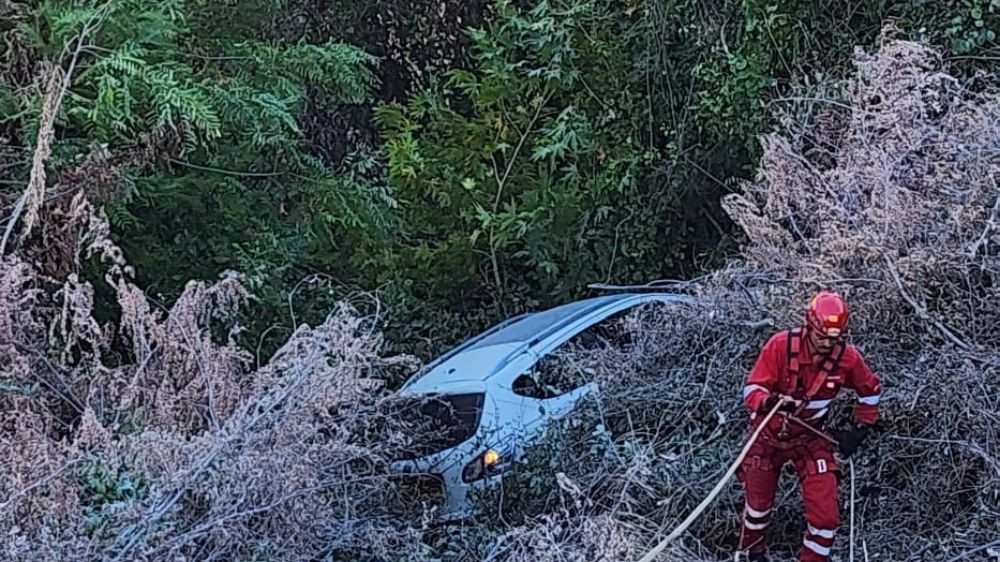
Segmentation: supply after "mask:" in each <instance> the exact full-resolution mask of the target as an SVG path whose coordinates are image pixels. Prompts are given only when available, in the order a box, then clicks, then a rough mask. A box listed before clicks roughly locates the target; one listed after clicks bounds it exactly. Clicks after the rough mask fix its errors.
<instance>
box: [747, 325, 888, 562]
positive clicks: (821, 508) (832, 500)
mask: <svg viewBox="0 0 1000 562" xmlns="http://www.w3.org/2000/svg"><path fill="white" fill-rule="evenodd" d="M804 334H805V330H804V329H802V330H796V331H795V332H791V331H784V332H780V333H778V334H775V335H774V336H772V337H771V339H770V340H769V341H768V342H767V344H766V345H765V346H764V348H763V349H762V350H761V353H760V356H759V357H758V358H757V363H756V364H755V365H754V367H753V370H752V371H751V372H750V376H749V377H748V378H747V383H746V386H745V387H744V389H743V400H744V402H745V403H746V405H747V407H749V408H750V411H751V412H752V414H751V423H752V425H753V426H754V427H756V426H757V424H759V423H760V420H762V419H763V418H764V415H766V412H763V413H758V412H759V410H760V408H761V405H762V404H763V402H764V400H766V399H767V397H768V395H770V394H771V393H777V394H783V395H786V396H791V397H792V398H794V399H796V400H799V401H802V400H804V399H805V398H806V393H807V392H808V389H810V388H811V387H812V385H813V383H814V381H815V380H816V377H817V376H820V375H821V373H823V368H822V363H823V361H824V360H825V359H826V358H824V357H819V356H817V357H813V356H812V352H811V351H810V349H809V340H808V337H806V336H805V335H804ZM790 339H793V340H798V344H797V350H798V353H794V354H790V353H789V350H790V349H791V346H790V342H789V340H790ZM843 345H844V349H843V355H841V358H840V361H839V362H837V364H836V366H835V367H834V368H833V369H832V370H831V371H830V372H829V373H828V376H827V377H826V381H825V382H824V383H823V384H822V386H821V387H820V388H819V390H818V391H817V392H816V394H815V395H814V396H812V397H811V398H810V399H809V401H808V402H807V403H806V405H805V407H804V409H802V410H801V411H800V412H799V416H798V417H799V418H800V419H802V420H808V423H810V424H811V425H813V426H814V427H815V428H817V429H820V430H822V429H823V426H824V423H825V422H824V420H825V418H826V413H827V410H828V409H829V405H830V403H831V402H832V401H833V399H834V398H835V397H836V396H837V393H838V392H839V391H840V389H841V388H848V389H851V390H854V391H855V393H856V394H857V397H858V400H857V403H856V404H855V407H854V420H855V422H857V423H859V424H865V425H871V424H874V423H875V421H876V420H877V419H878V415H879V407H878V404H879V396H880V391H881V383H880V382H879V379H878V377H876V376H875V374H874V373H872V371H871V369H869V368H868V365H866V364H865V361H864V359H863V358H862V357H861V354H860V353H859V352H858V350H857V349H856V348H855V347H854V346H852V345H850V344H846V343H845V344H843ZM831 355H832V354H831ZM793 358H795V359H797V363H798V368H797V371H798V372H797V373H796V372H795V371H796V368H795V363H796V361H793ZM790 365H792V368H789V366H790ZM783 429H784V431H782V430H783ZM833 453H834V446H833V444H831V443H830V442H828V441H826V440H824V439H823V438H821V437H819V436H817V435H815V434H813V433H812V432H810V431H809V430H807V429H805V428H803V427H800V426H799V425H798V424H797V423H794V422H792V421H790V420H786V419H785V418H784V417H783V416H782V415H780V414H777V415H775V416H774V417H772V418H771V421H770V422H769V423H768V427H767V428H765V429H764V431H762V432H761V437H760V438H759V439H758V440H757V442H756V443H754V445H753V446H752V447H751V449H750V451H749V453H748V454H747V456H746V459H745V460H744V461H743V464H742V466H741V467H740V472H739V477H740V480H741V481H742V482H743V487H744V490H745V492H746V504H745V507H744V512H743V524H742V529H741V533H740V549H741V550H749V551H750V552H752V553H757V552H764V551H766V549H767V528H768V525H769V524H770V522H771V510H772V509H773V507H774V495H775V491H776V488H777V485H778V476H779V475H780V474H781V469H782V467H784V465H785V464H786V463H789V462H790V463H792V465H793V466H794V467H795V471H796V473H797V474H798V477H799V483H800V485H801V486H802V498H803V502H804V504H805V516H806V523H807V526H806V532H805V536H804V537H803V539H802V550H801V554H800V556H799V560H800V561H801V562H826V561H827V559H828V557H829V554H830V547H831V546H833V537H834V533H835V532H836V530H837V526H838V525H839V523H840V508H839V504H838V499H837V475H836V472H837V465H836V461H835V459H834V456H833Z"/></svg>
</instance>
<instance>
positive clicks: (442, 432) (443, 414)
mask: <svg viewBox="0 0 1000 562" xmlns="http://www.w3.org/2000/svg"><path fill="white" fill-rule="evenodd" d="M484 397H485V395H484V394H483V393H481V392H477V393H469V394H423V395H419V396H407V397H404V398H403V399H402V400H401V401H400V402H399V403H398V404H397V405H396V407H395V408H394V413H393V415H392V422H393V426H394V429H396V430H397V431H400V432H401V433H402V435H404V436H405V441H406V443H405V444H404V445H403V446H402V447H401V448H400V449H399V451H400V452H399V454H397V455H395V457H396V458H398V459H416V458H420V457H425V456H427V455H431V454H434V453H437V452H440V451H444V450H446V449H450V448H452V447H455V446H457V445H459V444H461V443H462V442H464V441H465V440H466V439H468V438H470V437H472V436H473V435H475V433H476V429H477V428H478V427H479V419H480V417H481V416H482V413H483V399H484Z"/></svg>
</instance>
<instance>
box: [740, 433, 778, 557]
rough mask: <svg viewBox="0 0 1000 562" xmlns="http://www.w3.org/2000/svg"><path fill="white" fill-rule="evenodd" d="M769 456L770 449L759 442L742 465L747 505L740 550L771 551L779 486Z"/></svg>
mask: <svg viewBox="0 0 1000 562" xmlns="http://www.w3.org/2000/svg"><path fill="white" fill-rule="evenodd" d="M766 456H767V450H766V448H764V447H763V445H762V444H761V443H759V442H758V443H755V444H754V445H753V446H752V447H751V449H750V451H749V454H748V455H747V459H746V460H744V461H743V465H742V466H741V470H740V481H741V482H743V490H744V492H745V494H746V502H745V503H744V505H743V522H742V525H741V528H740V550H749V551H750V552H764V551H766V550H767V531H768V527H769V526H770V524H771V511H772V509H773V506H774V493H775V490H776V489H777V487H778V471H776V470H774V468H773V467H774V465H773V464H772V463H771V462H770V460H769V459H768V458H766ZM778 466H780V465H778Z"/></svg>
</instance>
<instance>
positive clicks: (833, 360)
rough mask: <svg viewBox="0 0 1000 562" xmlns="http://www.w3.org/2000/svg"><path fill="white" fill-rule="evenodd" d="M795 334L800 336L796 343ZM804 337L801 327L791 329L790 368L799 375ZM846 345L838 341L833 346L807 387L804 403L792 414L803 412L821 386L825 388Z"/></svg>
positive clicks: (838, 363) (842, 355)
mask: <svg viewBox="0 0 1000 562" xmlns="http://www.w3.org/2000/svg"><path fill="white" fill-rule="evenodd" d="M793 335H798V337H796V338H794V339H795V340H796V343H795V344H793V343H792V339H793V338H792V337H791V336H793ZM804 337H805V335H804V334H803V333H802V330H801V329H798V328H796V329H794V330H790V331H789V338H788V339H789V344H788V370H789V371H791V372H793V373H795V374H796V375H798V369H799V359H798V356H799V353H800V352H801V348H802V347H801V346H802V338H804ZM846 347H847V346H845V345H844V343H843V342H837V343H836V344H835V345H834V346H833V349H832V350H831V351H830V355H828V356H827V357H826V358H824V359H823V364H822V365H821V366H820V370H819V373H817V374H816V378H815V379H813V382H812V385H810V386H809V388H808V389H806V394H805V397H804V398H803V400H802V403H801V404H799V406H798V407H797V408H796V409H795V413H794V414H792V415H794V416H798V415H799V414H801V413H802V410H804V409H805V408H806V404H808V403H809V401H810V400H812V398H813V396H816V393H817V392H819V390H820V389H821V388H823V383H825V382H826V380H827V379H828V378H830V375H832V374H833V372H834V371H835V370H836V369H837V366H838V365H840V360H841V359H842V358H843V357H844V350H845V349H846ZM793 352H794V355H793ZM793 361H794V365H795V369H794V370H793V369H792V365H793ZM796 378H798V377H796Z"/></svg>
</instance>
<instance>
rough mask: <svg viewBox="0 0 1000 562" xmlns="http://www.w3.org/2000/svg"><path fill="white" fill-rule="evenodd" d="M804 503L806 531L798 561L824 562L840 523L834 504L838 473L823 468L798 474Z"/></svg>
mask: <svg viewBox="0 0 1000 562" xmlns="http://www.w3.org/2000/svg"><path fill="white" fill-rule="evenodd" d="M800 479H801V482H802V500H803V503H804V504H805V512H806V531H805V533H804V535H803V537H802V551H801V552H800V554H799V560H800V561H801V562H827V560H829V557H830V548H831V547H832V546H833V537H834V535H835V533H836V531H837V526H838V525H839V524H840V509H839V506H838V504H837V475H836V474H835V473H834V472H822V473H816V472H814V473H812V474H806V475H804V477H803V475H801V474H800Z"/></svg>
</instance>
